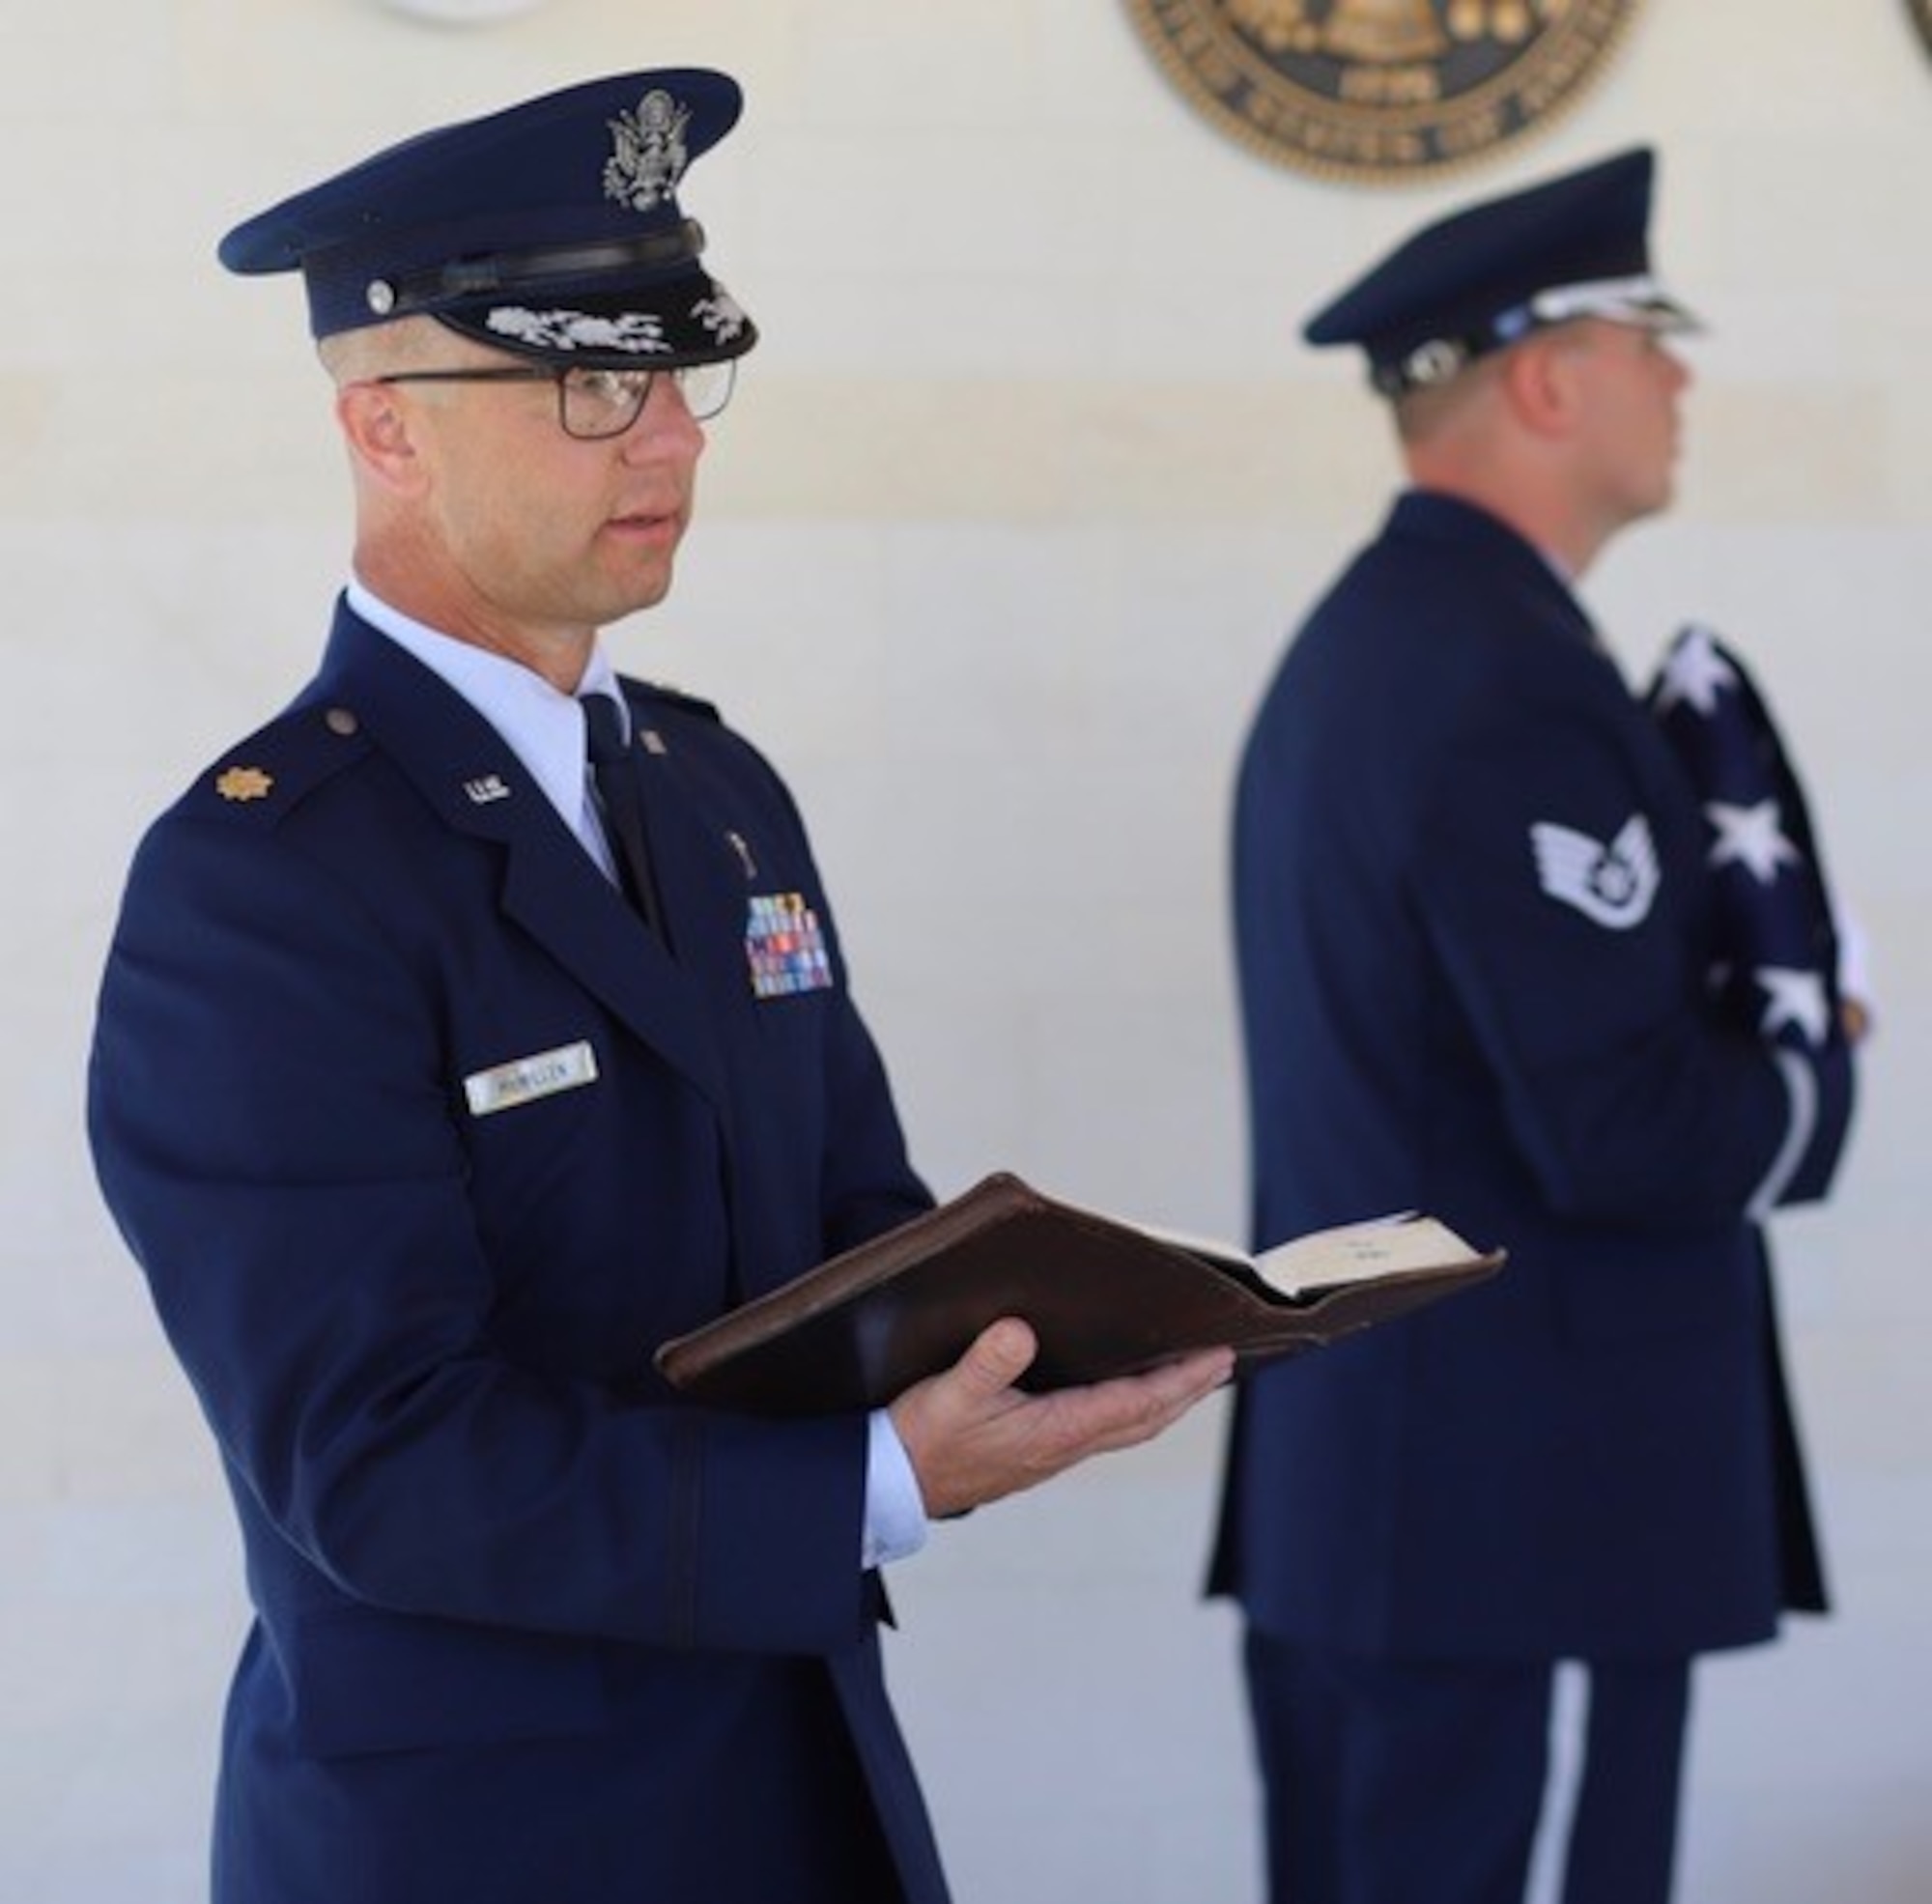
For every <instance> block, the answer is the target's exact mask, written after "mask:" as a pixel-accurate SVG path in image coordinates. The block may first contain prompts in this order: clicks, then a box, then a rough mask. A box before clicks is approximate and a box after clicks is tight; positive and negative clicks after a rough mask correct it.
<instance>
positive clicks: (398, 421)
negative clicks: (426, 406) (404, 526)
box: [335, 381, 423, 492]
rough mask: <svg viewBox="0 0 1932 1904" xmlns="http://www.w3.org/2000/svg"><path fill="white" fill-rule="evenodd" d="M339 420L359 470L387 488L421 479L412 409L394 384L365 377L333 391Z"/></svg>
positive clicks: (411, 485) (407, 487)
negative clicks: (368, 379)
mask: <svg viewBox="0 0 1932 1904" xmlns="http://www.w3.org/2000/svg"><path fill="white" fill-rule="evenodd" d="M335 420H336V422H337V423H338V424H339V425H340V426H341V430H342V436H343V440H344V441H346V442H347V443H348V445H349V454H350V457H351V459H352V460H353V461H354V462H355V466H356V468H357V469H359V470H361V471H362V472H363V474H364V475H365V476H366V477H368V478H369V479H370V480H372V481H374V482H376V483H378V484H380V485H381V486H382V487H383V488H384V489H389V490H395V491H398V492H402V491H409V490H413V489H415V488H416V487H417V485H418V484H419V483H420V482H421V480H422V477H423V464H422V458H421V457H420V455H419V454H418V453H417V444H416V440H415V435H414V430H413V426H412V412H411V407H410V406H409V405H408V404H407V402H406V401H405V400H404V399H403V398H402V397H400V396H399V394H398V393H397V391H396V389H395V388H394V386H393V385H391V384H376V383H370V382H366V381H362V382H356V383H352V384H343V385H342V386H341V388H340V389H338V390H337V391H336V393H335Z"/></svg>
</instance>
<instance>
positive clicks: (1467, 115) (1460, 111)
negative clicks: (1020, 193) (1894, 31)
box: [1125, 0, 1932, 184]
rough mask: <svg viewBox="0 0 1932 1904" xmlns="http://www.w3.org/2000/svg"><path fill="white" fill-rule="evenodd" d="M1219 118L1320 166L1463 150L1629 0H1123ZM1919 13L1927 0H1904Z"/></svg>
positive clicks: (1517, 107)
mask: <svg viewBox="0 0 1932 1904" xmlns="http://www.w3.org/2000/svg"><path fill="white" fill-rule="evenodd" d="M1125 4H1126V8H1127V13H1128V15H1129V16H1130V17H1131V18H1132V20H1133V22H1134V25H1135V27H1136V28H1137V29H1138V31H1139V32H1140V35H1141V37H1142V39H1143V40H1145V41H1146V42H1147V44H1148V46H1149V48H1150V50H1151V52H1152V53H1153V55H1154V57H1155V59H1157V60H1158V61H1159V63H1160V64H1161V66H1162V67H1163V68H1164V69H1165V70H1166V71H1167V72H1168V74H1169V75H1170V76H1171V77H1172V78H1173V80H1174V81H1175V83H1176V85H1177V86H1179V89H1180V91H1181V92H1182V93H1183V94H1184V95H1185V96H1186V97H1187V99H1189V100H1190V101H1192V103H1193V104H1194V105H1195V106H1197V107H1198V108H1199V109H1200V110H1201V111H1202V112H1203V113H1205V114H1206V115H1207V117H1208V120H1209V121H1211V122H1212V123H1213V124H1214V125H1215V126H1217V127H1219V128H1221V130H1222V131H1224V132H1227V133H1229V134H1230V135H1231V136H1233V137H1235V138H1236V139H1239V140H1240V141H1241V142H1242V143H1243V144H1246V145H1249V146H1252V147H1254V148H1256V149H1257V150H1258V151H1260V152H1262V153H1264V154H1265V155H1266V156H1268V157H1270V158H1275V159H1279V160H1280V161H1281V162H1282V163H1284V164H1287V165H1293V166H1297V167H1299V168H1300V169H1302V170H1303V171H1308V172H1316V173H1320V174H1322V175H1324V176H1327V177H1330V178H1349V179H1359V180H1366V181H1369V182H1371V183H1382V184H1391V183H1400V182H1405V181H1408V180H1412V179H1413V178H1415V177H1416V176H1417V175H1418V174H1421V173H1428V172H1433V171H1440V170H1444V169H1447V168H1449V167H1451V166H1457V165H1463V164H1467V163H1468V162H1469V161H1471V160H1473V159H1477V158H1480V157H1482V156H1485V155H1486V154H1488V153H1489V152H1491V151H1492V149H1493V148H1494V147H1497V146H1500V145H1503V144H1505V143H1506V142H1508V141H1509V140H1511V139H1515V138H1517V137H1519V136H1520V134H1522V133H1524V132H1526V131H1528V130H1529V129H1530V128H1532V127H1534V126H1536V125H1537V124H1539V122H1541V121H1543V120H1545V119H1546V118H1548V116H1549V115H1550V114H1552V113H1554V112H1556V111H1558V110H1559V109H1560V108H1562V107H1564V106H1566V105H1568V104H1569V103H1570V102H1571V101H1572V100H1573V99H1575V98H1576V97H1577V94H1578V93H1579V92H1580V91H1581V90H1582V89H1583V87H1584V86H1585V85H1586V84H1587V83H1588V82H1589V81H1590V80H1591V79H1592V78H1594V77H1595V76H1596V74H1597V72H1598V71H1599V69H1600V68H1601V67H1602V65H1603V64H1604V61H1605V55H1606V54H1608V52H1609V51H1610V49H1611V48H1612V47H1613V46H1614V45H1615V44H1616V43H1617V41H1618V39H1619V38H1620V36H1621V35H1622V33H1623V30H1624V27H1625V26H1626V25H1627V24H1628V22H1629V20H1630V18H1631V16H1632V14H1634V13H1635V12H1636V8H1637V0H1125ZM1911 4H1912V5H1913V6H1914V7H1915V8H1917V9H1918V11H1919V13H1920V14H1923V13H1924V12H1925V10H1926V9H1927V8H1928V7H1932V0H1911Z"/></svg>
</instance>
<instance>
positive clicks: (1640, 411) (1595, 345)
mask: <svg viewBox="0 0 1932 1904" xmlns="http://www.w3.org/2000/svg"><path fill="white" fill-rule="evenodd" d="M1569 328H1570V331H1571V336H1570V338H1569V339H1568V340H1567V341H1568V342H1569V343H1570V346H1571V349H1572V352H1573V354H1574V362H1575V364H1576V366H1577V371H1578V374H1579V376H1580V378H1581V384H1580V390H1581V395H1582V403H1583V409H1582V412H1581V418H1582V424H1581V434H1580V436H1579V439H1578V442H1579V451H1580V455H1579V470H1580V474H1581V478H1582V480H1583V481H1584V482H1585V483H1587V484H1588V485H1589V487H1590V491H1591V498H1592V500H1593V502H1594V504H1595V509H1596V513H1597V514H1598V515H1599V516H1600V518H1601V520H1602V522H1603V525H1604V526H1605V529H1606V530H1608V529H1614V528H1620V527H1622V526H1624V525H1625V524H1627V523H1633V522H1635V521H1637V520H1638V519H1639V518H1641V517H1644V516H1651V515H1655V514H1657V513H1658V511H1660V510H1662V509H1664V508H1667V507H1668V506H1669V504H1670V500H1671V497H1672V496H1673V495H1674V494H1675V490H1676V469H1677V456H1678V449H1679V429H1680V418H1679V405H1678V397H1679V395H1680V394H1681V393H1682V391H1683V389H1684V387H1685V385H1686V384H1689V383H1690V371H1689V369H1688V368H1687V367H1686V365H1685V363H1684V360H1683V359H1682V358H1681V357H1679V356H1678V355H1676V354H1675V353H1674V352H1673V351H1672V350H1671V349H1670V348H1669V346H1668V344H1667V342H1666V341H1665V340H1664V339H1663V338H1662V337H1661V336H1659V335H1658V334H1657V333H1656V332H1655V331H1652V330H1646V329H1644V328H1642V327H1638V326H1635V325H1627V324H1613V323H1610V322H1608V321H1606V320H1604V319H1600V318H1590V319H1585V320H1583V321H1582V322H1580V323H1578V324H1577V325H1575V326H1574V327H1569Z"/></svg>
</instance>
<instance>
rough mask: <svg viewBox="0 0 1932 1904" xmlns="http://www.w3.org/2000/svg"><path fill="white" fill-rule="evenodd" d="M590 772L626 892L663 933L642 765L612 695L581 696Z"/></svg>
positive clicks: (612, 853)
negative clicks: (646, 826)
mask: <svg viewBox="0 0 1932 1904" xmlns="http://www.w3.org/2000/svg"><path fill="white" fill-rule="evenodd" d="M578 705H579V706H580V707H582V709H583V728H584V738H585V741H586V744H587V749H588V753H589V756H590V773H591V777H592V779H593V781H595V783H596V787H597V804H598V807H599V809H600V810H602V812H603V815H604V831H605V835H606V837H607V838H609V840H610V842H611V858H612V859H613V860H615V861H616V863H617V877H618V883H619V884H620V885H621V886H622V887H623V889H624V894H625V896H626V897H627V898H628V899H629V900H630V901H631V903H632V905H634V906H635V907H636V908H637V909H638V911H639V914H640V915H641V916H642V918H643V921H644V924H646V925H648V926H649V927H650V928H651V930H652V931H653V932H656V933H658V934H659V935H660V936H662V935H663V929H664V928H663V922H662V919H661V916H660V910H659V906H658V894H657V882H656V880H655V879H654V878H653V877H652V875H651V854H650V846H649V843H648V839H647V837H646V835H645V832H644V804H643V797H642V794H641V792H640V790H639V786H638V766H637V762H636V760H635V759H634V758H633V757H632V753H631V750H630V748H629V747H627V746H626V745H625V744H624V733H623V722H622V720H621V718H620V717H619V714H618V710H617V703H616V702H615V701H614V700H612V699H611V696H609V695H601V694H589V695H584V696H581V697H580V699H579V701H578Z"/></svg>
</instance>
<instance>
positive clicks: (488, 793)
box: [463, 774, 510, 807]
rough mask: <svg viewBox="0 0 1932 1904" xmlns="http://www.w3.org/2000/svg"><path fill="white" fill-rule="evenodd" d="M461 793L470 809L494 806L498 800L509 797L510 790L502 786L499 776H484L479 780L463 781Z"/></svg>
mask: <svg viewBox="0 0 1932 1904" xmlns="http://www.w3.org/2000/svg"><path fill="white" fill-rule="evenodd" d="M463 791H464V792H465V793H466V794H467V795H468V796H469V804H470V805H471V806H472V807H490V806H494V805H495V804H496V802H497V801H498V800H507V799H509V797H510V789H509V788H508V787H507V786H505V785H504V784H503V780H502V776H501V775H500V774H485V775H483V777H482V778H481V779H480V780H473V781H464V782H463Z"/></svg>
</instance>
